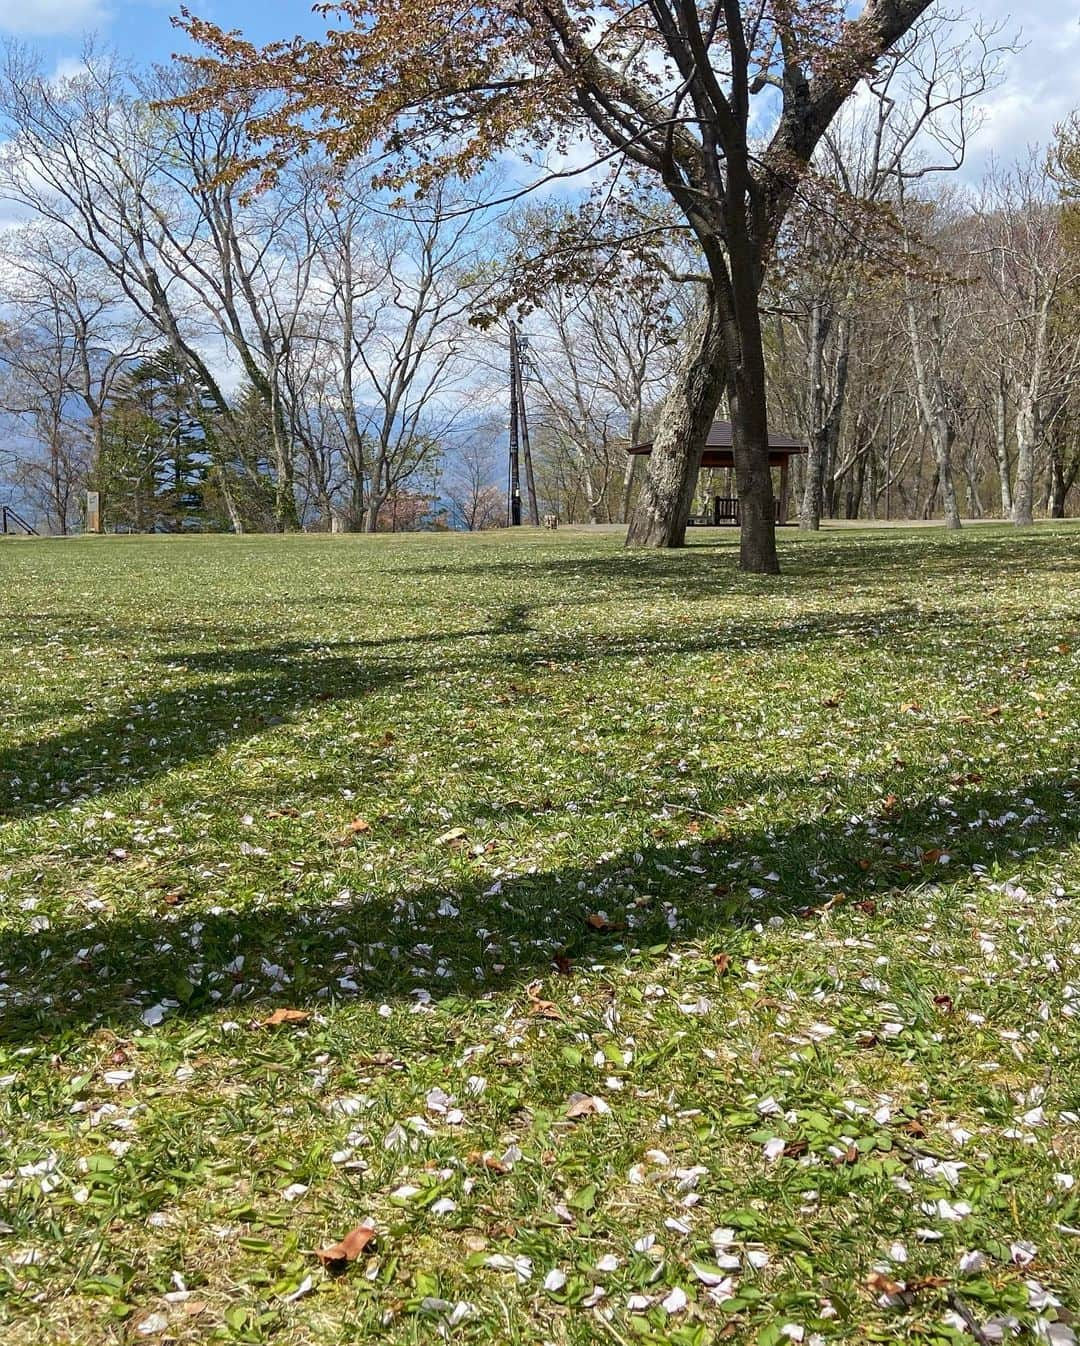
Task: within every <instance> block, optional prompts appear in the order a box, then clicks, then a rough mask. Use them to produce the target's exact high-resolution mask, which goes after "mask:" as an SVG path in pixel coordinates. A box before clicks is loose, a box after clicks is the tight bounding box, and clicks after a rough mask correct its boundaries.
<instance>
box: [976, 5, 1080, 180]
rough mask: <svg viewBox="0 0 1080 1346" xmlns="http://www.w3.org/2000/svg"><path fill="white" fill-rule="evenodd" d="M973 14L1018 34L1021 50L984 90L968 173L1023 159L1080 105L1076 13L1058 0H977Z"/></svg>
mask: <svg viewBox="0 0 1080 1346" xmlns="http://www.w3.org/2000/svg"><path fill="white" fill-rule="evenodd" d="M977 12H978V16H979V18H981V19H982V20H983V21H984V22H985V21H991V22H993V21H997V22H1000V23H1001V24H1002V25H1003V32H1004V33H1008V34H1010V35H1011V34H1013V33H1015V32H1017V31H1019V33H1020V40H1021V43H1022V44H1023V48H1022V50H1020V51H1018V52H1016V53H1015V54H1013V55H1010V56H1008V57H1007V58H1006V61H1005V72H1004V73H1005V79H1004V82H1003V83H1002V85H1001V87H1000V88H999V89H997V90H995V91H994V92H993V93H991V94H990V95H988V97H987V98H986V99H985V102H984V106H983V123H982V125H981V127H980V128H979V130H978V132H977V133H976V134H975V135H974V136H973V138H972V141H971V144H970V147H969V174H968V175H969V176H972V175H973V174H974V172H977V171H978V170H979V169H981V168H982V167H984V166H985V164H986V162H987V160H988V159H990V158H993V159H996V160H997V161H998V162H999V163H1001V164H1008V163H1011V162H1013V161H1014V160H1018V159H1019V160H1025V159H1026V158H1027V152H1028V149H1029V148H1031V147H1033V146H1035V145H1039V146H1041V147H1043V148H1044V149H1045V147H1046V145H1047V144H1048V143H1049V141H1050V139H1051V138H1052V136H1053V133H1054V126H1055V124H1056V123H1058V122H1060V121H1062V120H1063V119H1064V118H1065V117H1066V116H1068V114H1069V113H1070V112H1071V111H1073V109H1074V108H1077V107H1080V17H1078V14H1077V10H1076V7H1075V6H1074V5H1072V4H1065V3H1063V0H981V3H980V4H979V5H978V9H977Z"/></svg>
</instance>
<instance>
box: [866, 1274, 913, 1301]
mask: <svg viewBox="0 0 1080 1346" xmlns="http://www.w3.org/2000/svg"><path fill="white" fill-rule="evenodd" d="M866 1284H867V1286H868V1287H869V1288H870V1289H871V1290H873V1292H874V1293H875V1294H876V1295H902V1294H903V1293H904V1291H905V1289H906V1288H907V1287H906V1286H905V1285H904V1283H903V1281H894V1280H893V1278H892V1277H891V1276H886V1275H885V1273H884V1272H883V1271H871V1273H870V1275H869V1276H867V1278H866Z"/></svg>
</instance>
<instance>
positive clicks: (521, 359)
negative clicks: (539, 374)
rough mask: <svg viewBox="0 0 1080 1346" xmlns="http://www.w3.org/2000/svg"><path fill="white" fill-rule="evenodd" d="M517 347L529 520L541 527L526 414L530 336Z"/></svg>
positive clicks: (520, 413)
mask: <svg viewBox="0 0 1080 1346" xmlns="http://www.w3.org/2000/svg"><path fill="white" fill-rule="evenodd" d="M515 345H516V347H517V390H518V420H519V421H520V423H521V451H522V454H523V455H524V458H525V490H526V492H527V493H528V497H529V522H530V523H531V524H532V526H533V527H534V528H539V527H540V511H539V509H538V508H537V505H536V479H535V478H534V477H533V465H532V448H531V446H530V444H529V421H528V418H527V416H526V415H525V366H526V360H527V355H526V354H525V352H527V351H528V348H529V339H528V337H521V339H520V340H517V341H515Z"/></svg>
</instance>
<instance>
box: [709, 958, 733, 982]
mask: <svg viewBox="0 0 1080 1346" xmlns="http://www.w3.org/2000/svg"><path fill="white" fill-rule="evenodd" d="M713 967H714V968H716V970H717V972H718V973H719V975H720V976H721V977H722V976H723V975H724V973H725V972H727V971H729V969H730V968H731V954H730V953H714V954H713Z"/></svg>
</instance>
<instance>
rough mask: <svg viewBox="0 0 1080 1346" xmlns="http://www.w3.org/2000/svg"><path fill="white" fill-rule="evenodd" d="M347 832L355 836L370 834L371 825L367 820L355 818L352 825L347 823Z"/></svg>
mask: <svg viewBox="0 0 1080 1346" xmlns="http://www.w3.org/2000/svg"><path fill="white" fill-rule="evenodd" d="M345 831H346V832H351V833H352V834H353V835H354V836H355V835H356V834H357V833H358V832H370V831H371V824H370V823H369V822H368V820H367V819H366V818H354V819H353V820H352V822H351V823H346V825H345Z"/></svg>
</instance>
